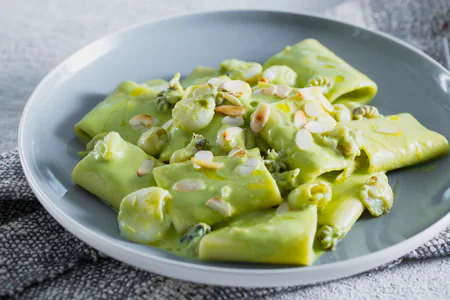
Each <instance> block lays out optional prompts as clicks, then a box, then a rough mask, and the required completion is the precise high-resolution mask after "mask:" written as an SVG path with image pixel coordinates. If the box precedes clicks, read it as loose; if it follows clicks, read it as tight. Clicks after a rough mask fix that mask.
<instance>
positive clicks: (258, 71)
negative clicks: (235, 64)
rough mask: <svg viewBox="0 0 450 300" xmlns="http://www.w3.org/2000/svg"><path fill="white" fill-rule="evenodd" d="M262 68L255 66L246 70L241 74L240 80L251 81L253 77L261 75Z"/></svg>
mask: <svg viewBox="0 0 450 300" xmlns="http://www.w3.org/2000/svg"><path fill="white" fill-rule="evenodd" d="M261 71H262V68H261V67H260V66H255V67H253V68H250V69H248V70H247V71H245V72H244V74H242V78H243V79H244V80H248V79H251V78H253V77H255V76H258V75H260V74H261Z"/></svg>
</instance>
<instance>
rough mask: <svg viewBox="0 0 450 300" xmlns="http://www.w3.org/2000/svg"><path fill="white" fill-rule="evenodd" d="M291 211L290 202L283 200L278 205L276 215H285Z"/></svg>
mask: <svg viewBox="0 0 450 300" xmlns="http://www.w3.org/2000/svg"><path fill="white" fill-rule="evenodd" d="M290 211H291V207H290V206H289V203H287V202H283V203H281V204H280V205H278V208H277V210H276V211H275V214H276V215H283V214H285V213H287V212H290Z"/></svg>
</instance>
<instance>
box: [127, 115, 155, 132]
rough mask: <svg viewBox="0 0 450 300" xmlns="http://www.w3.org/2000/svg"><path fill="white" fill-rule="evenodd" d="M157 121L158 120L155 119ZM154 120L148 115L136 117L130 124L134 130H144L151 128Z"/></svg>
mask: <svg viewBox="0 0 450 300" xmlns="http://www.w3.org/2000/svg"><path fill="white" fill-rule="evenodd" d="M155 119H156V118H155ZM153 121H154V120H153V118H152V116H150V115H147V114H140V115H136V116H134V117H133V118H131V119H130V121H129V122H128V123H129V124H130V125H131V127H132V128H133V129H134V130H138V131H139V130H142V129H144V128H146V127H150V126H152V124H153Z"/></svg>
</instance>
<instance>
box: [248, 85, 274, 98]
mask: <svg viewBox="0 0 450 300" xmlns="http://www.w3.org/2000/svg"><path fill="white" fill-rule="evenodd" d="M276 91H277V90H276V87H275V86H270V87H264V88H260V89H256V90H255V91H254V92H253V94H262V95H267V96H273V95H275V93H276Z"/></svg>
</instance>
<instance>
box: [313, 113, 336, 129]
mask: <svg viewBox="0 0 450 300" xmlns="http://www.w3.org/2000/svg"><path fill="white" fill-rule="evenodd" d="M317 120H319V121H321V122H326V123H330V124H332V125H333V128H334V127H336V124H337V122H336V120H335V119H334V118H333V117H332V116H330V115H324V116H320V117H319V118H317Z"/></svg>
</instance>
